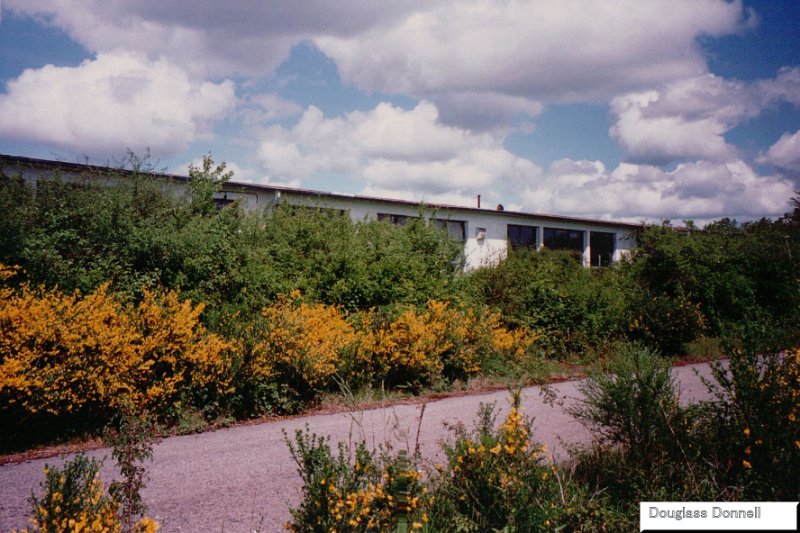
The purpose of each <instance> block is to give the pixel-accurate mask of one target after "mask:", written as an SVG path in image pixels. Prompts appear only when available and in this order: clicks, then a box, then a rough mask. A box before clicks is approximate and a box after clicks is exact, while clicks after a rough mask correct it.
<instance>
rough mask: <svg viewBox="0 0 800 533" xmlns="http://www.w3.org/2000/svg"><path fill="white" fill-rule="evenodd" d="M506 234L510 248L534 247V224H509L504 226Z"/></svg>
mask: <svg viewBox="0 0 800 533" xmlns="http://www.w3.org/2000/svg"><path fill="white" fill-rule="evenodd" d="M506 236H507V237H508V243H509V244H510V245H511V248H512V249H514V250H516V249H517V248H536V226H522V225H519V224H509V225H508V226H506Z"/></svg>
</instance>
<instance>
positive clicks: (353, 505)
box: [285, 428, 427, 533]
mask: <svg viewBox="0 0 800 533" xmlns="http://www.w3.org/2000/svg"><path fill="white" fill-rule="evenodd" d="M285 437H286V443H287V446H289V451H290V452H291V455H292V459H294V461H295V463H297V467H298V472H299V474H300V477H301V478H302V480H303V490H302V500H301V502H300V505H299V506H298V507H296V508H294V509H291V515H292V520H291V522H289V523H287V524H286V526H287V529H289V530H290V531H295V532H320V533H323V532H324V533H327V532H329V531H339V532H362V531H364V532H366V531H394V527H395V525H396V524H397V521H398V515H400V514H407V515H408V518H409V522H410V523H409V525H410V526H411V530H416V529H421V528H422V525H423V523H424V522H425V521H427V516H426V515H425V514H424V511H423V506H424V505H425V503H427V498H426V497H425V496H424V491H425V490H426V489H424V486H423V485H422V484H421V483H420V479H419V473H418V471H416V470H413V469H412V467H413V465H411V467H409V465H408V464H407V463H406V462H405V460H400V459H398V458H395V457H392V456H391V455H390V454H389V453H388V452H383V453H381V452H380V451H378V452H375V451H370V450H368V449H367V447H366V445H365V444H364V442H360V443H358V444H356V445H355V446H350V445H347V444H344V443H340V444H339V449H338V453H337V454H336V455H334V453H333V452H332V451H331V447H330V444H329V442H328V439H327V438H325V437H320V436H318V435H316V434H314V433H311V432H310V431H309V430H308V428H306V429H305V431H302V430H297V432H296V433H295V438H294V442H292V440H290V439H289V438H288V436H286V435H285ZM401 477H403V478H404V479H405V480H406V482H404V483H403V486H404V488H405V489H406V490H407V494H405V495H402V496H405V498H398V497H399V496H401V495H400V494H399V490H398V489H399V483H400V478H401ZM403 500H405V501H403Z"/></svg>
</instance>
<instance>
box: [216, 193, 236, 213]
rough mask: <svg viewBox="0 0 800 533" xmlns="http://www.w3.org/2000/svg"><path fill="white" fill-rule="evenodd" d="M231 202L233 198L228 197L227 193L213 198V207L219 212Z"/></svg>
mask: <svg viewBox="0 0 800 533" xmlns="http://www.w3.org/2000/svg"><path fill="white" fill-rule="evenodd" d="M233 202H234V200H231V199H230V198H228V195H225V197H224V198H214V208H215V209H216V210H217V212H220V211H222V210H223V209H225V208H226V207H228V206H229V205H232V204H233Z"/></svg>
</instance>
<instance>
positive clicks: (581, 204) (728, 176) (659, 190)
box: [522, 159, 793, 222]
mask: <svg viewBox="0 0 800 533" xmlns="http://www.w3.org/2000/svg"><path fill="white" fill-rule="evenodd" d="M792 193H793V191H792V183H791V182H790V181H789V180H786V179H783V178H781V177H777V176H760V175H758V174H757V173H756V172H755V171H754V170H753V169H752V168H751V167H750V166H749V165H747V164H746V163H745V162H743V161H740V160H734V161H729V162H725V163H712V162H708V161H698V162H693V163H685V164H681V165H678V166H677V168H675V169H674V170H672V171H664V170H662V169H660V168H658V167H655V166H651V165H637V164H632V163H620V165H619V166H617V168H615V169H614V170H612V171H610V172H609V171H607V170H606V168H605V167H604V165H603V164H602V163H601V162H599V161H573V160H569V159H564V160H561V161H556V162H554V163H553V164H551V165H550V168H549V169H548V170H547V172H545V173H544V174H543V175H542V176H541V177H540V178H538V179H537V180H536V182H535V183H534V184H532V185H531V186H530V187H529V188H528V189H527V190H526V191H525V192H524V193H523V195H522V198H523V202H522V204H523V207H524V209H526V210H530V211H536V212H544V213H560V214H570V215H575V216H585V217H597V218H604V219H615V220H631V221H638V220H643V219H649V220H655V221H657V220H660V219H663V218H669V219H678V220H681V219H694V220H698V221H701V222H705V221H709V220H712V219H716V218H721V217H731V218H737V219H739V220H749V219H753V218H760V217H762V216H779V215H781V214H782V213H784V212H785V210H786V207H787V205H788V201H789V198H790V197H791V196H792Z"/></svg>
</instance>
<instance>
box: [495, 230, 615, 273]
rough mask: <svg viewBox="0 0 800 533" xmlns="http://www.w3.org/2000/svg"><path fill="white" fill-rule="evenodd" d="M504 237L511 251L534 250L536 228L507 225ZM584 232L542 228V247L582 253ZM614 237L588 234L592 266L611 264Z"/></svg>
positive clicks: (598, 232) (602, 232) (611, 235)
mask: <svg viewBox="0 0 800 533" xmlns="http://www.w3.org/2000/svg"><path fill="white" fill-rule="evenodd" d="M507 228H508V229H507V231H506V235H507V237H508V243H509V245H511V248H513V249H515V250H516V249H519V248H534V249H535V248H536V247H537V246H538V244H539V243H538V242H536V233H537V230H538V229H539V228H538V226H523V225H519V224H509V225H508V226H507ZM583 235H584V232H583V231H580V230H569V229H560V228H542V241H543V242H542V243H541V244H542V245H544V246H545V247H547V248H550V249H551V250H571V251H574V252H577V253H579V254H582V253H583V249H584V242H583ZM615 240H616V235H615V234H614V233H607V232H604V231H590V232H589V249H590V251H591V258H590V261H591V265H592V266H607V265H609V264H611V259H612V257H613V256H614V245H615Z"/></svg>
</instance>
